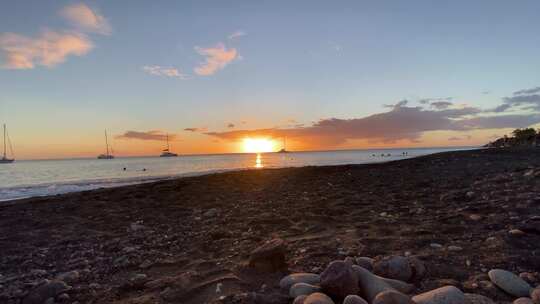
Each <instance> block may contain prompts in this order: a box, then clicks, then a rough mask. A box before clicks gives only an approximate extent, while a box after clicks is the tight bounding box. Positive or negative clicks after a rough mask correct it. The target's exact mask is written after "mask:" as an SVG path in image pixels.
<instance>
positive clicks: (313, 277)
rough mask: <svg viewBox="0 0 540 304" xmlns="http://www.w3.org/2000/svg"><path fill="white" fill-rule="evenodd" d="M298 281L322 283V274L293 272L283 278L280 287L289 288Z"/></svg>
mask: <svg viewBox="0 0 540 304" xmlns="http://www.w3.org/2000/svg"><path fill="white" fill-rule="evenodd" d="M296 283H307V284H311V285H317V284H320V283H321V276H320V275H318V274H315V273H293V274H290V275H288V276H286V277H284V278H283V279H281V281H279V287H281V289H284V290H289V289H290V288H291V286H293V285H294V284H296Z"/></svg>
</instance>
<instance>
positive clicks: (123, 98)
mask: <svg viewBox="0 0 540 304" xmlns="http://www.w3.org/2000/svg"><path fill="white" fill-rule="evenodd" d="M292 2H293V1H227V2H224V1H160V2H159V4H156V3H153V2H148V1H129V2H124V1H85V2H76V1H10V2H5V3H2V4H0V33H1V35H4V36H3V37H4V42H3V47H2V42H0V56H2V57H0V58H2V60H3V66H4V68H3V69H0V92H1V93H0V121H6V122H7V123H8V124H9V126H10V129H11V130H12V133H13V135H14V137H15V134H17V135H18V136H17V138H18V139H17V141H18V142H19V145H20V146H23V147H24V148H25V149H29V150H30V151H32V152H31V153H30V152H29V153H28V154H29V155H30V156H31V155H34V154H35V153H36V151H35V150H34V149H37V146H33V144H32V142H37V143H41V140H43V141H45V140H46V139H47V140H48V141H49V142H58V143H60V142H62V141H63V140H62V139H69V140H72V141H73V140H76V139H78V140H79V141H78V142H77V145H84V144H83V143H82V142H83V140H82V138H87V139H88V140H87V142H91V143H92V144H94V142H97V141H99V140H101V139H100V136H101V130H102V129H103V128H108V129H110V132H111V133H113V134H115V135H120V134H123V133H124V132H126V131H128V130H137V131H140V132H147V131H150V130H160V131H162V132H170V133H174V134H176V135H177V139H178V140H179V141H180V140H181V141H183V143H181V144H179V145H189V146H200V149H196V148H193V147H190V148H189V149H187V148H186V149H187V150H189V151H191V152H200V153H202V152H206V151H205V150H209V151H221V150H224V151H231V149H232V150H234V148H232V146H230V147H229V146H226V145H222V146H221V147H227V148H223V149H220V148H216V147H211V145H209V144H208V145H207V144H202V143H203V142H204V141H205V140H206V141H208V142H213V141H215V138H213V137H212V136H208V135H204V134H201V133H197V134H191V133H193V132H187V133H186V132H185V131H182V130H183V129H184V128H190V127H193V128H204V129H205V130H207V131H209V132H220V133H226V132H231V131H250V132H252V131H253V130H260V129H267V128H276V127H278V128H289V127H290V126H288V125H290V122H291V121H293V120H294V122H295V123H296V124H304V127H305V126H311V125H312V124H313V123H317V122H318V121H319V120H321V119H330V118H338V119H359V118H363V117H369V116H370V115H374V114H377V113H383V112H386V111H389V108H385V107H383V105H384V104H396V103H397V102H398V101H400V100H403V99H407V100H408V101H409V103H408V105H409V106H412V105H417V102H418V101H419V100H421V99H425V98H443V97H453V99H452V103H453V104H454V105H453V106H454V107H464V106H465V105H466V106H474V107H478V108H481V109H487V108H492V107H496V106H497V105H499V104H501V102H502V98H504V97H508V96H512V94H513V92H515V91H518V90H521V89H528V88H535V87H537V86H539V85H540V73H538V71H539V70H540V61H539V60H538V54H539V53H540V36H539V35H538V29H540V19H539V18H538V17H537V13H538V11H540V2H538V1H519V2H511V1H474V2H473V1H451V2H444V3H442V2H439V1H437V2H435V1H340V2H338V3H336V2H335V1H294V3H292ZM83 6H84V7H86V8H88V9H89V10H90V11H91V12H92V13H93V14H95V15H94V16H99V17H100V18H103V19H100V21H103V22H102V23H100V24H90V25H88V24H86V25H85V24H81V23H80V22H79V21H80V19H77V18H78V17H80V16H79V15H77V14H76V13H77V11H76V12H75V15H73V14H71V15H69V14H67V13H64V12H65V10H66V8H69V7H72V8H73V7H76V8H81V7H83ZM73 16H74V17H73ZM70 18H71V19H70ZM104 24H105V25H106V26H105V29H104V27H103V25H104ZM47 31H48V32H55V33H58V34H60V35H64V34H67V33H71V34H73V33H75V35H80V36H78V37H83V38H84V39H85V41H86V42H89V43H91V45H92V47H91V48H89V49H85V50H84V52H83V53H84V54H79V55H77V54H73V53H69V54H67V55H65V56H64V58H62V61H61V62H58V63H54V64H52V65H48V66H47V65H41V64H40V63H39V60H40V59H39V58H37V59H36V58H34V59H33V60H34V65H33V67H32V68H24V69H20V68H13V66H11V67H10V66H6V61H7V59H6V57H7V55H6V54H7V53H6V44H7V42H5V41H6V38H5V37H6V36H5V35H6V33H12V34H16V35H18V37H19V38H20V37H26V38H28V39H30V40H32V39H33V40H39V38H40V37H42V33H44V32H47ZM235 33H236V34H237V35H236V37H233V38H230V36H231V35H233V34H235ZM0 40H1V39H0ZM19 40H20V39H19ZM33 40H32V41H33ZM10 46H13V45H10ZM29 46H32V47H33V44H32V43H31V42H26V44H25V47H29ZM83 47H84V46H83ZM197 47H198V48H199V50H208V49H212V48H217V49H220V48H221V50H222V51H223V52H224V53H225V52H232V50H234V52H235V54H234V58H233V59H232V60H230V61H227V62H225V63H224V62H219V63H218V65H219V64H223V66H220V67H218V68H215V69H213V68H211V73H209V74H207V75H198V74H197V73H196V72H195V70H194V69H196V68H197V67H198V66H199V67H200V66H201V64H204V62H205V60H206V59H207V58H208V57H207V56H204V55H202V54H201V52H198V51H197V49H196V48H197ZM218 51H219V50H218ZM8 59H9V58H8ZM144 67H154V68H155V69H154V70H153V71H155V73H158V74H159V73H163V71H172V70H174V72H173V74H174V75H169V76H164V75H152V74H150V73H149V71H150V69H149V68H146V69H145V68H144ZM156 67H159V70H156ZM163 69H166V70H163ZM390 109H391V108H390ZM517 110H522V109H517ZM524 121H527V122H529V121H528V120H524ZM242 122H244V123H242ZM230 123H232V124H234V125H235V127H234V128H228V127H227V125H229V124H230ZM518 126H520V125H519V123H514V124H512V125H511V126H510V125H508V126H504V127H506V128H505V129H507V128H510V127H518ZM477 129H485V128H484V127H483V126H479V127H478V128H477ZM430 131H431V130H430ZM435 131H436V130H435ZM450 131H459V132H462V133H463V132H465V131H467V130H461V129H460V130H455V129H452V130H450ZM293 133H294V132H293ZM419 133H422V134H420V135H425V134H423V133H425V131H419ZM491 133H493V134H498V133H501V132H500V131H493V132H491ZM291 134H292V133H291ZM294 134H296V133H294ZM417 135H418V134H416V135H415V136H416V137H418V136H417ZM482 136H483V137H482ZM482 136H474V137H473V138H472V139H471V140H470V141H463V142H460V144H467V143H473V142H474V143H477V142H481V141H485V140H486V139H487V138H486V137H485V136H487V133H486V134H483V135H482ZM464 138H465V137H464ZM218 139H220V140H225V141H227V140H228V141H231V140H233V139H234V138H232V137H229V136H227V135H224V136H221V137H218ZM349 139H350V140H348V141H347V142H346V143H345V142H342V143H340V144H338V145H337V146H336V147H343V146H347V147H350V146H351V145H353V146H354V141H355V140H362V138H349ZM406 139H409V140H410V139H412V141H411V142H418V141H419V140H418V138H412V137H411V138H400V139H399V140H406ZM120 140H121V139H120V138H119V143H118V144H119V145H120V144H121V141H120ZM125 140H126V139H124V141H125ZM134 140H137V139H134ZM299 141H301V139H299ZM370 141H371V143H372V145H374V146H377V145H379V144H384V143H385V142H386V143H388V141H385V139H384V138H382V139H381V140H380V141H379V142H380V143H377V140H375V139H371V140H370ZM190 143H192V144H190ZM399 143H400V144H401V145H406V144H407V143H406V142H399ZM430 143H431V142H430V141H429V140H427V141H424V145H430ZM299 145H300V144H299ZM359 145H360V144H359ZM300 146H301V145H300ZM360 146H365V144H361V145H360ZM126 147H127V146H126ZM321 147H322V146H321ZM323 148H324V147H323ZM58 149H59V150H62V149H61V148H58ZM92 149H93V148H92V147H91V146H90V144H88V146H86V147H85V150H84V151H87V152H88V153H89V154H91V153H94V151H93V150H92ZM55 151H56V150H55ZM57 152H58V151H56V152H55V153H57ZM145 152H146V150H145ZM23 153H24V152H23ZM66 153H67V152H66ZM69 153H72V150H69ZM141 153H142V152H141Z"/></svg>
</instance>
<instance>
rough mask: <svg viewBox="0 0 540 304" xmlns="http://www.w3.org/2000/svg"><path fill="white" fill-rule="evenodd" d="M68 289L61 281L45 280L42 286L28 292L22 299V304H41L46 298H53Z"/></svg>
mask: <svg viewBox="0 0 540 304" xmlns="http://www.w3.org/2000/svg"><path fill="white" fill-rule="evenodd" d="M69 289H71V287H70V286H68V285H67V284H66V283H65V282H63V281H58V280H54V281H48V280H45V281H44V282H43V283H42V284H40V285H38V286H36V287H35V288H34V289H33V290H32V291H30V293H29V294H28V295H27V296H26V297H25V298H24V299H23V301H22V304H43V302H45V301H47V299H48V298H54V297H56V296H57V295H59V294H61V293H63V292H65V291H67V290H69Z"/></svg>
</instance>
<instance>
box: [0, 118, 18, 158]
mask: <svg viewBox="0 0 540 304" xmlns="http://www.w3.org/2000/svg"><path fill="white" fill-rule="evenodd" d="M9 149H10V150H11V154H12V155H13V149H12V148H11V142H10V143H9ZM14 161H15V159H13V158H8V157H7V152H6V124H4V154H3V155H2V158H1V159H0V164H10V163H12V162H14Z"/></svg>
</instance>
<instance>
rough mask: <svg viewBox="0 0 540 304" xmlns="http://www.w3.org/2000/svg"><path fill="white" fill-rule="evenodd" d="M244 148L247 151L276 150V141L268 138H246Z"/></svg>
mask: <svg viewBox="0 0 540 304" xmlns="http://www.w3.org/2000/svg"><path fill="white" fill-rule="evenodd" d="M242 149H243V150H244V152H246V153H262V152H272V151H274V141H273V140H271V139H267V138H249V137H248V138H244V140H243V144H242Z"/></svg>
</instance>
